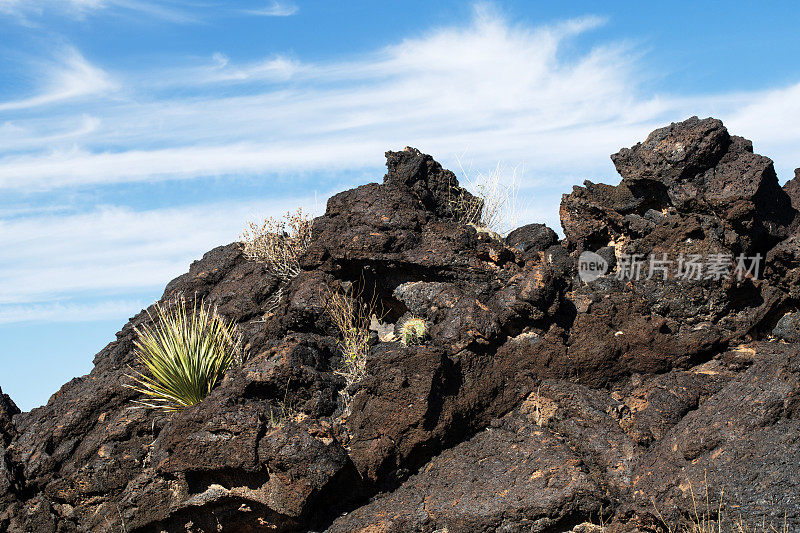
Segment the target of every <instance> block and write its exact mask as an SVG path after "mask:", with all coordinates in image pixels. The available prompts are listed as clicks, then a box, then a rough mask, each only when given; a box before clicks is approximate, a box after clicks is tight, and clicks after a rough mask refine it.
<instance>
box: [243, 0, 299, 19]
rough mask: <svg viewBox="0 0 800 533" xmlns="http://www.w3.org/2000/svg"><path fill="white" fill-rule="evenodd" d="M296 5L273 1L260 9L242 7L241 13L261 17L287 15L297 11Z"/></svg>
mask: <svg viewBox="0 0 800 533" xmlns="http://www.w3.org/2000/svg"><path fill="white" fill-rule="evenodd" d="M297 11H298V7H297V6H296V5H294V4H290V3H284V2H278V1H277V0H276V1H273V2H272V3H270V4H269V5H267V6H265V7H262V8H260V9H244V10H242V13H246V14H248V15H258V16H262V17H288V16H290V15H294V14H295V13H297Z"/></svg>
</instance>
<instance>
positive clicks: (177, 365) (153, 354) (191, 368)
mask: <svg viewBox="0 0 800 533" xmlns="http://www.w3.org/2000/svg"><path fill="white" fill-rule="evenodd" d="M155 315H156V316H152V315H151V317H150V318H151V319H152V320H153V322H154V325H153V326H145V327H143V328H136V333H137V339H136V341H135V342H134V345H135V347H136V355H137V358H138V360H139V362H140V363H141V365H142V366H143V367H144V371H143V372H140V371H136V370H134V373H135V375H133V376H129V377H130V378H131V379H132V380H133V383H132V384H128V385H126V386H127V387H129V388H131V389H133V390H135V391H137V392H140V393H141V394H143V395H144V397H145V399H143V400H136V401H135V402H136V403H138V404H140V405H142V406H145V407H151V408H154V409H162V410H165V411H178V410H181V409H184V408H186V407H189V406H190V405H194V404H196V403H199V402H201V401H202V400H203V399H204V398H205V397H206V396H208V393H209V392H211V390H212V389H213V388H214V386H215V385H216V384H217V382H218V381H219V380H220V379H222V376H224V375H225V372H226V371H227V370H228V368H230V366H231V364H233V362H234V361H235V360H236V359H237V358H238V357H240V356H241V337H240V335H239V333H238V331H237V329H236V325H235V324H234V323H232V322H228V321H226V320H225V319H223V318H222V317H221V316H219V314H217V311H216V309H209V308H207V307H206V306H205V305H204V304H203V303H202V302H200V303H199V305H198V303H197V302H195V304H194V305H193V306H192V308H191V309H187V306H186V302H185V301H183V300H180V301H178V302H177V303H175V304H173V305H171V306H167V307H166V308H165V307H164V306H161V305H159V304H157V305H156V313H155Z"/></svg>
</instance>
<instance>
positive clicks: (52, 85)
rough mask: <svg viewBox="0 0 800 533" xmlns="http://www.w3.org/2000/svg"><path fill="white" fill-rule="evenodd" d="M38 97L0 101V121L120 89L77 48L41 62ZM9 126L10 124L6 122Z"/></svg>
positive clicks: (69, 48) (67, 49)
mask: <svg viewBox="0 0 800 533" xmlns="http://www.w3.org/2000/svg"><path fill="white" fill-rule="evenodd" d="M38 68H39V69H40V73H41V74H40V76H39V77H40V78H41V83H40V84H41V87H40V89H39V94H36V95H34V96H28V97H25V98H20V99H16V100H10V101H5V102H2V101H0V118H2V116H3V113H8V112H10V111H19V110H26V109H31V108H42V107H45V106H49V105H53V104H58V103H62V102H65V101H70V100H74V99H76V98H82V97H88V96H92V97H98V96H101V95H103V94H108V93H110V92H112V91H114V90H115V89H116V88H117V84H116V83H115V82H114V80H113V79H112V78H111V76H109V75H108V74H107V73H106V72H105V71H104V70H102V69H101V68H99V67H97V66H95V65H92V64H91V63H90V62H89V61H87V60H86V58H85V57H84V56H83V55H82V54H81V53H80V52H79V51H78V50H77V49H75V48H74V47H66V48H65V49H63V50H60V51H59V53H58V54H57V56H56V57H55V58H53V59H50V60H46V61H43V62H41V64H40V65H39V67H38ZM6 124H8V123H6Z"/></svg>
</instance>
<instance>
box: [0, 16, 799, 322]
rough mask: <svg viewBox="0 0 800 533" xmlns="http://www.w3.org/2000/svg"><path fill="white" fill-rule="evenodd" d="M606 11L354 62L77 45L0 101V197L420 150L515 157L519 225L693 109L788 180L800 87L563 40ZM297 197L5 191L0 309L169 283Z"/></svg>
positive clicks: (454, 33) (352, 162) (144, 184)
mask: <svg viewBox="0 0 800 533" xmlns="http://www.w3.org/2000/svg"><path fill="white" fill-rule="evenodd" d="M0 1H2V0H0ZM7 1H8V0H6V2H7ZM98 9H99V8H98ZM603 23H604V21H603V19H601V18H596V17H584V18H579V19H575V20H570V21H566V22H563V23H557V24H551V25H543V26H537V27H531V26H523V25H514V24H511V23H509V22H508V21H506V20H505V19H503V18H502V17H499V16H497V15H495V14H493V13H491V12H490V11H487V10H481V9H479V10H477V11H476V14H475V17H474V19H473V20H472V21H471V23H470V24H467V25H456V26H453V27H444V28H439V29H436V30H432V31H430V32H429V33H427V34H424V35H422V36H417V37H414V38H409V39H406V40H403V41H401V42H398V43H396V44H394V45H391V46H387V47H384V48H381V49H379V50H376V51H374V52H372V53H369V54H365V55H361V56H358V57H345V58H341V59H340V60H331V61H323V62H309V61H302V60H301V59H298V58H293V57H291V56H288V55H273V54H270V55H269V56H268V57H265V58H263V59H262V60H259V61H252V62H246V63H239V62H237V61H234V60H231V59H230V58H229V57H227V56H226V55H225V54H224V53H223V52H224V51H222V52H220V53H218V54H215V55H214V56H212V57H211V58H209V59H208V60H207V61H205V62H204V63H203V64H199V65H198V63H197V61H196V60H188V59H187V60H186V62H185V64H184V63H181V64H177V65H172V66H170V68H163V67H158V68H156V67H152V68H142V69H138V70H131V69H128V70H127V71H125V70H115V71H114V72H113V75H111V74H108V73H106V72H105V71H104V70H103V69H101V68H100V67H98V66H96V65H93V64H92V62H91V61H90V60H88V59H86V58H84V57H83V56H81V55H80V54H79V53H78V52H74V53H73V54H72V55H71V56H69V59H68V60H64V61H62V64H61V66H60V70H58V69H56V70H52V69H43V71H47V70H51V71H53V72H56V74H55V75H50V76H42V78H43V80H44V81H43V82H42V84H41V87H40V89H39V91H38V92H37V93H36V96H34V97H22V98H16V99H11V100H8V101H6V102H2V103H0V197H2V196H3V195H6V197H8V195H11V196H14V195H16V196H24V197H25V198H26V199H29V198H30V197H32V198H43V197H47V196H48V195H54V194H58V196H59V198H62V197H69V196H70V195H71V194H76V195H77V194H84V195H91V194H95V193H96V194H100V192H98V191H106V192H107V191H112V192H113V191H114V190H115V189H114V187H123V186H124V187H132V186H133V185H132V184H137V185H136V186H137V187H141V188H142V189H143V190H145V191H149V190H153V191H155V190H160V189H157V187H164V186H165V184H173V185H174V184H176V183H187V182H189V181H192V180H193V181H192V182H193V183H205V181H203V180H208V179H211V178H210V177H214V176H218V177H222V179H225V180H234V177H235V179H244V178H246V177H253V176H262V177H263V176H266V177H267V179H269V180H272V179H275V178H278V177H280V176H282V175H291V176H293V177H294V179H295V182H296V183H297V184H298V185H297V187H298V188H301V187H303V188H305V189H308V186H309V183H310V182H311V181H312V180H319V181H318V182H317V183H316V184H315V185H314V186H319V187H320V188H321V189H322V190H325V191H328V190H331V187H329V185H330V182H329V181H325V180H326V179H327V178H326V176H330V174H331V173H337V172H344V171H345V170H347V169H353V168H354V167H360V168H361V169H363V171H364V172H366V173H369V176H371V179H379V176H380V175H381V173H382V169H381V167H382V165H383V152H384V151H385V150H386V149H399V148H402V147H403V146H406V145H412V146H417V147H419V148H421V149H423V150H425V151H427V152H429V153H432V154H433V155H434V156H436V157H437V158H438V159H440V160H441V161H443V162H444V163H445V164H446V165H449V166H451V167H452V168H455V167H456V156H457V155H461V156H462V159H463V160H465V161H466V162H467V163H469V162H472V165H473V167H475V168H478V169H480V168H487V167H493V166H494V165H495V164H496V163H497V161H498V160H501V161H503V162H505V163H506V165H507V166H508V167H509V168H511V167H513V166H515V165H517V164H522V165H524V168H525V173H524V175H523V178H522V180H521V186H522V191H523V194H524V195H526V196H529V197H532V198H533V201H532V202H531V203H530V207H529V209H528V210H527V211H525V214H524V219H523V220H521V222H528V221H534V220H538V221H541V220H544V221H547V222H548V223H550V224H551V225H557V224H558V218H557V207H558V202H559V198H560V195H561V194H562V193H563V192H567V191H568V190H569V188H570V186H571V185H573V184H575V183H579V182H581V181H582V180H583V179H584V178H592V179H603V180H606V181H608V180H614V179H615V173H614V170H613V167H612V165H611V163H610V161H609V159H608V154H610V153H613V152H615V151H617V150H618V149H619V148H620V147H621V146H629V145H631V144H633V143H634V142H636V141H637V140H641V139H642V138H644V136H645V135H646V134H647V133H648V132H649V131H650V130H651V129H653V128H654V127H657V126H660V125H663V123H665V122H669V121H671V120H680V119H683V118H686V117H687V116H690V115H694V114H698V115H704V116H707V115H715V116H720V117H721V118H723V119H724V120H725V121H726V123H727V124H728V126H729V127H730V128H731V130H732V131H733V132H735V133H737V134H741V135H745V136H748V137H751V138H754V140H755V142H756V149H757V150H759V151H761V152H762V153H766V154H768V155H771V156H773V157H775V159H776V162H777V167H778V170H779V173H780V175H781V176H782V177H784V178H786V177H788V173H789V171H790V170H791V169H792V168H794V166H795V165H796V164H797V162H798V160H800V149H798V148H797V147H798V146H800V144H798V143H797V142H796V140H800V84H797V85H790V86H787V87H784V88H779V89H772V90H765V91H751V92H740V93H725V94H702V95H686V94H683V95H671V94H668V93H660V94H657V93H654V92H652V91H648V90H647V89H646V84H645V83H644V81H645V80H646V79H647V74H646V73H644V72H643V69H642V67H641V65H640V64H639V61H638V57H639V56H640V52H639V50H638V49H637V47H636V46H634V45H633V44H630V43H624V42H606V43H601V44H598V45H595V46H593V47H590V48H588V49H583V50H582V51H580V50H581V49H580V48H577V49H576V48H571V49H570V53H569V54H566V53H565V49H566V48H569V47H570V46H571V45H572V44H573V41H574V39H576V38H578V37H580V36H582V35H584V34H585V33H587V32H590V31H591V30H592V29H594V28H596V27H598V26H599V25H602V24H603ZM576 50H578V51H576ZM787 139H789V141H787ZM323 173H325V174H323ZM232 182H233V181H232ZM150 187H152V188H153V189H148V188H150ZM154 194H155V193H154ZM265 194H266V192H265ZM37 195H38V196H37ZM104 198H105V196H104ZM297 201H298V199H297V198H292V199H291V200H290V199H288V198H286V197H283V198H279V199H276V200H275V201H274V202H272V203H270V205H269V207H268V208H263V209H261V210H260V211H259V210H257V209H255V206H257V205H258V202H257V201H253V200H247V201H245V200H242V199H241V198H239V199H237V200H230V201H228V203H224V199H220V200H219V202H223V203H222V204H220V203H219V202H217V203H211V204H209V203H207V204H203V205H194V206H182V205H177V206H176V207H173V208H169V209H161V210H153V209H151V210H148V211H142V210H141V209H139V210H137V209H134V208H131V207H126V206H125V205H124V197H123V196H120V197H119V198H115V202H116V203H113V202H112V203H113V205H103V206H101V205H95V206H92V207H91V208H90V209H88V210H85V211H84V212H82V213H74V212H70V211H69V210H68V209H67V210H66V211H65V210H64V209H59V210H57V211H47V209H45V207H47V206H44V207H43V208H42V209H41V210H40V211H39V212H37V211H36V209H35V208H28V207H26V208H25V209H23V210H22V211H20V209H15V206H13V205H3V204H2V201H1V200H0V249H2V250H9V251H11V252H6V253H10V254H12V257H10V258H9V259H8V260H4V261H2V262H0V287H2V288H0V305H6V306H11V305H13V306H16V307H15V309H20V307H19V306H25V305H31V306H40V307H31V311H30V314H29V315H25V316H33V315H35V313H36V309H39V310H40V311H41V313H45V314H46V313H49V311H46V307H41V306H46V305H47V303H48V302H49V301H50V300H51V299H57V300H58V301H59V302H61V303H63V304H64V305H68V304H69V305H72V304H75V305H78V304H79V303H80V302H79V301H78V300H75V301H73V299H79V298H80V297H81V296H80V295H81V294H105V293H109V294H123V295H124V294H125V293H126V291H133V290H139V289H142V288H145V287H147V288H150V289H153V288H158V287H163V285H164V284H165V283H166V281H168V280H169V278H171V277H172V276H174V275H176V274H179V273H180V272H183V271H185V270H186V267H187V264H188V262H189V261H190V259H193V258H196V257H198V256H199V254H201V253H202V252H203V251H205V250H207V249H210V248H211V247H213V246H215V245H218V244H221V243H224V242H229V241H231V240H232V239H234V238H235V236H236V235H237V234H238V232H239V230H240V228H241V226H242V223H243V222H244V220H245V219H247V218H250V217H253V216H254V215H255V213H254V211H258V212H259V213H261V212H263V213H265V214H276V213H279V212H281V211H285V210H286V209H288V208H290V207H292V204H294V203H296V202H297ZM307 201H308V200H307V199H302V198H301V199H300V202H301V203H302V202H307ZM176 202H179V201H177V200H176ZM223 204H224V205H223ZM62 299H66V300H64V301H62ZM120 299H122V300H125V299H124V298H120ZM22 314H24V313H22ZM47 316H51V315H47Z"/></svg>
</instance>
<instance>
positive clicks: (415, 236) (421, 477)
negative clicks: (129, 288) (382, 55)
mask: <svg viewBox="0 0 800 533" xmlns="http://www.w3.org/2000/svg"><path fill="white" fill-rule="evenodd" d="M612 159H613V161H614V164H615V165H616V167H617V169H618V171H619V173H620V175H621V176H622V181H621V182H620V183H619V184H618V185H616V186H612V185H603V184H593V183H591V182H586V183H585V185H584V186H583V187H575V189H574V190H573V192H572V193H570V194H567V195H564V197H563V200H562V204H561V220H562V226H563V230H564V234H565V235H566V238H565V239H563V240H561V241H559V240H558V237H557V236H556V235H555V233H554V232H553V231H552V230H551V229H549V228H547V227H544V226H542V225H530V226H525V227H522V228H519V229H517V230H516V231H514V232H512V233H511V234H510V235H509V236H508V238H507V239H506V240H505V241H503V240H498V239H497V238H496V237H495V236H494V235H492V234H491V233H486V232H478V231H476V229H475V228H474V227H471V226H469V225H464V224H461V223H459V222H458V217H457V216H454V215H455V213H454V212H453V202H452V201H451V199H452V197H453V195H454V194H456V195H460V194H463V195H465V197H467V198H469V197H468V196H466V195H468V193H466V192H465V191H462V190H461V189H460V188H459V187H458V181H457V179H456V177H455V175H453V174H452V173H451V172H450V171H447V170H445V169H443V168H442V167H441V166H440V165H439V164H438V163H436V162H435V161H434V160H433V159H432V158H431V157H430V156H428V155H425V154H422V153H421V152H419V151H418V150H415V149H413V148H406V149H405V150H403V151H399V152H387V166H388V172H387V174H386V176H385V177H384V179H383V183H382V184H376V183H372V184H368V185H364V186H361V187H358V188H356V189H353V190H349V191H345V192H342V193H340V194H338V195H336V196H334V197H332V198H331V199H330V200H329V201H328V205H327V209H326V212H325V214H324V215H323V216H321V217H319V218H317V219H316V220H315V221H314V224H313V242H312V244H311V246H310V248H309V249H308V251H307V252H306V253H305V255H304V256H303V257H302V260H301V266H302V271H301V273H300V274H299V275H298V276H297V277H296V278H294V279H293V280H292V281H291V282H289V283H288V284H284V285H281V284H280V283H279V281H278V280H277V279H275V278H273V277H272V276H270V275H269V273H267V272H266V271H265V270H264V268H263V267H262V266H261V265H259V264H256V263H253V262H251V261H248V260H246V259H245V257H244V256H243V255H242V253H241V251H240V249H239V247H238V245H236V244H232V245H227V246H222V247H219V248H216V249H214V250H212V251H210V252H208V253H207V254H206V255H205V256H204V257H203V258H202V259H201V260H200V261H197V262H195V263H193V264H192V265H191V267H190V269H189V272H188V273H187V274H184V275H183V276H181V277H179V278H177V279H176V280H174V281H173V282H171V283H170V284H169V285H168V286H167V288H166V290H165V292H164V296H163V298H162V300H163V301H171V300H174V299H176V298H185V299H187V300H190V301H191V300H195V299H203V300H204V301H205V302H206V303H208V304H212V305H216V306H217V307H218V309H219V311H220V312H221V313H222V314H223V315H225V316H226V317H229V318H231V319H233V320H235V321H236V322H237V323H238V324H239V327H240V329H241V331H242V333H243V335H244V338H245V341H246V343H247V349H248V353H249V357H248V359H247V360H246V361H245V362H244V363H243V364H242V365H240V366H237V367H235V368H233V369H231V370H230V371H229V372H228V375H227V376H226V377H225V379H224V380H223V381H222V383H221V384H220V385H219V386H218V387H217V388H216V389H215V390H214V391H213V392H212V393H211V395H210V396H209V397H208V398H207V399H206V400H204V401H203V402H202V403H200V404H198V405H196V406H194V407H191V408H188V409H186V410H184V411H182V412H180V413H177V414H162V413H156V412H152V411H147V410H142V409H131V407H132V406H133V404H132V400H135V399H136V398H137V393H136V392H135V391H133V390H131V389H130V388H127V387H125V384H126V383H129V378H127V377H126V374H128V373H129V371H130V370H129V366H135V365H136V361H135V354H134V350H133V340H134V338H135V331H134V328H135V327H137V326H141V325H144V324H146V323H148V322H149V321H150V318H149V315H148V313H147V312H144V311H143V312H142V313H140V314H138V315H137V316H135V317H133V318H132V319H131V320H130V322H129V323H128V324H127V325H126V326H125V327H124V328H123V329H122V331H120V332H119V333H118V334H117V340H116V341H114V342H112V343H111V344H109V345H108V346H107V347H106V348H105V349H104V350H102V351H101V352H100V353H99V354H97V356H96V357H95V367H94V370H93V371H92V372H91V373H90V374H89V375H87V376H84V377H82V378H77V379H74V380H72V381H71V382H69V383H67V384H66V385H64V386H63V387H62V388H61V390H60V391H58V392H57V393H56V394H55V395H54V396H53V397H52V398H51V399H50V401H49V402H48V404H47V405H46V406H44V407H41V408H38V409H34V410H33V411H31V412H29V413H20V412H19V410H18V409H17V408H16V406H15V405H14V404H13V402H12V401H11V400H10V399H9V398H8V397H7V396H4V395H2V393H1V392H0V531H6V530H7V531H12V532H22V531H33V532H75V531H81V532H101V531H103V532H105V531H120V532H126V533H132V532H159V531H167V532H178V531H180V532H186V531H191V532H208V531H234V532H236V531H279V532H288V531H324V530H328V531H331V532H345V531H361V532H395V531H396V532H404V531H419V532H443V531H448V532H451V533H452V532H476V531H481V532H483V531H485V532H488V531H503V532H517V531H519V532H521V531H569V530H571V529H573V528H574V531H588V530H591V529H592V528H591V526H590V525H588V524H587V522H594V523H599V521H601V520H602V521H603V522H604V523H605V524H606V526H607V528H608V529H609V530H613V531H658V530H665V528H666V525H667V524H669V525H673V526H674V525H675V524H679V523H680V522H681V521H683V522H686V521H687V520H689V519H690V518H691V516H690V513H691V510H692V506H691V505H692V504H691V501H692V500H691V498H692V494H693V493H694V494H695V496H697V495H698V494H699V495H700V497H705V492H706V491H708V493H709V499H710V500H712V501H713V503H712V507H714V506H715V505H716V504H717V503H718V500H719V494H720V493H721V492H722V491H724V499H725V502H726V503H727V504H728V505H730V506H732V508H734V509H736V510H737V512H741V514H742V515H743V516H744V517H745V518H746V519H750V520H753V521H758V522H759V523H761V521H762V520H766V521H767V522H770V521H772V522H774V523H776V524H784V523H786V524H788V527H789V528H790V530H791V528H795V529H796V528H800V484H799V482H798V477H797V467H798V464H800V352H799V350H798V347H799V346H800V345H798V344H796V342H797V341H798V339H799V338H800V337H799V336H798V331H800V330H798V322H800V320H798V318H797V317H798V316H799V315H798V314H797V307H798V302H799V301H800V232H799V231H798V226H799V225H800V223H799V222H798V219H799V218H800V217H799V215H798V211H797V210H796V206H797V205H798V201H797V196H798V195H797V190H798V185H797V181H798V178H795V179H794V180H792V182H790V183H788V184H787V185H786V186H785V187H784V188H782V187H781V186H780V184H779V183H778V179H777V176H776V175H775V171H774V169H773V166H772V162H771V161H770V160H769V159H768V158H766V157H763V156H760V155H757V154H754V153H753V150H752V144H751V143H750V142H749V141H747V140H745V139H743V138H740V137H736V136H731V135H730V134H729V133H728V131H727V130H726V129H725V127H724V126H723V125H722V123H721V122H720V121H718V120H715V119H704V120H700V119H697V118H696V117H695V118H691V119H689V120H686V121H684V122H681V123H676V124H672V125H670V126H668V127H666V128H662V129H659V130H656V131H654V132H653V133H651V134H650V136H648V138H647V139H646V140H645V141H644V142H643V143H640V144H637V145H635V146H634V147H632V148H630V149H623V150H621V151H620V152H619V153H617V154H615V155H614V156H612ZM793 206H794V207H793ZM585 251H591V252H596V253H598V254H599V255H600V256H601V257H604V258H607V259H608V262H609V264H610V272H609V273H608V274H607V275H606V276H603V277H600V278H599V279H597V280H595V281H592V282H582V281H581V280H580V278H579V277H578V276H576V265H577V258H578V255H579V254H580V253H582V252H585ZM663 253H667V254H670V255H673V256H674V255H677V254H680V253H682V254H685V255H686V256H688V255H691V254H703V255H707V254H730V255H731V256H734V257H735V256H738V255H740V254H744V255H747V256H754V255H756V254H760V256H761V257H763V261H762V269H761V272H760V275H759V276H758V277H755V276H752V275H751V276H742V277H741V279H739V278H738V277H736V276H734V277H731V278H729V279H702V280H683V279H669V280H663V279H660V278H657V277H654V278H652V279H650V280H645V279H642V280H639V281H631V280H625V279H617V276H616V275H615V272H618V271H619V269H620V268H621V266H620V265H619V264H618V263H617V262H616V259H617V258H619V257H623V255H624V254H642V255H643V256H649V255H660V254H663ZM615 265H616V267H615ZM615 269H616V270H615ZM353 286H357V287H360V290H361V293H362V297H363V298H365V299H366V300H368V301H375V302H377V303H378V305H379V306H380V309H381V314H382V317H381V319H382V320H383V321H384V322H386V323H389V324H392V323H397V322H398V321H400V320H402V319H403V318H405V317H408V316H410V315H418V316H422V317H423V318H424V319H425V320H426V321H427V323H428V326H429V334H428V338H427V340H426V341H425V342H424V343H423V344H422V345H420V346H403V345H402V344H400V343H399V342H388V341H387V342H381V341H379V339H378V338H377V335H376V336H375V338H374V339H373V340H374V342H373V345H372V347H371V350H370V354H369V356H368V360H367V367H366V376H365V377H364V379H363V380H361V382H360V383H358V384H356V385H355V386H353V387H351V388H350V389H349V390H348V391H347V396H349V397H350V402H349V409H348V410H347V411H345V409H344V402H343V401H342V396H341V394H340V393H341V392H342V389H343V388H344V387H345V385H346V383H345V380H344V379H343V378H342V377H341V376H340V375H339V374H337V372H336V371H337V369H339V368H340V366H341V364H342V361H341V356H340V354H339V353H338V350H337V339H336V330H335V327H334V325H333V324H332V323H331V321H330V319H329V318H328V316H327V314H326V312H325V308H326V298H327V296H326V294H327V293H326V289H325V288H328V289H329V290H338V289H340V288H347V287H353ZM287 405H288V406H290V407H291V413H292V416H290V417H288V418H287V419H286V420H283V421H282V423H280V424H275V423H274V420H275V414H276V413H283V412H285V410H286V407H287Z"/></svg>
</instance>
